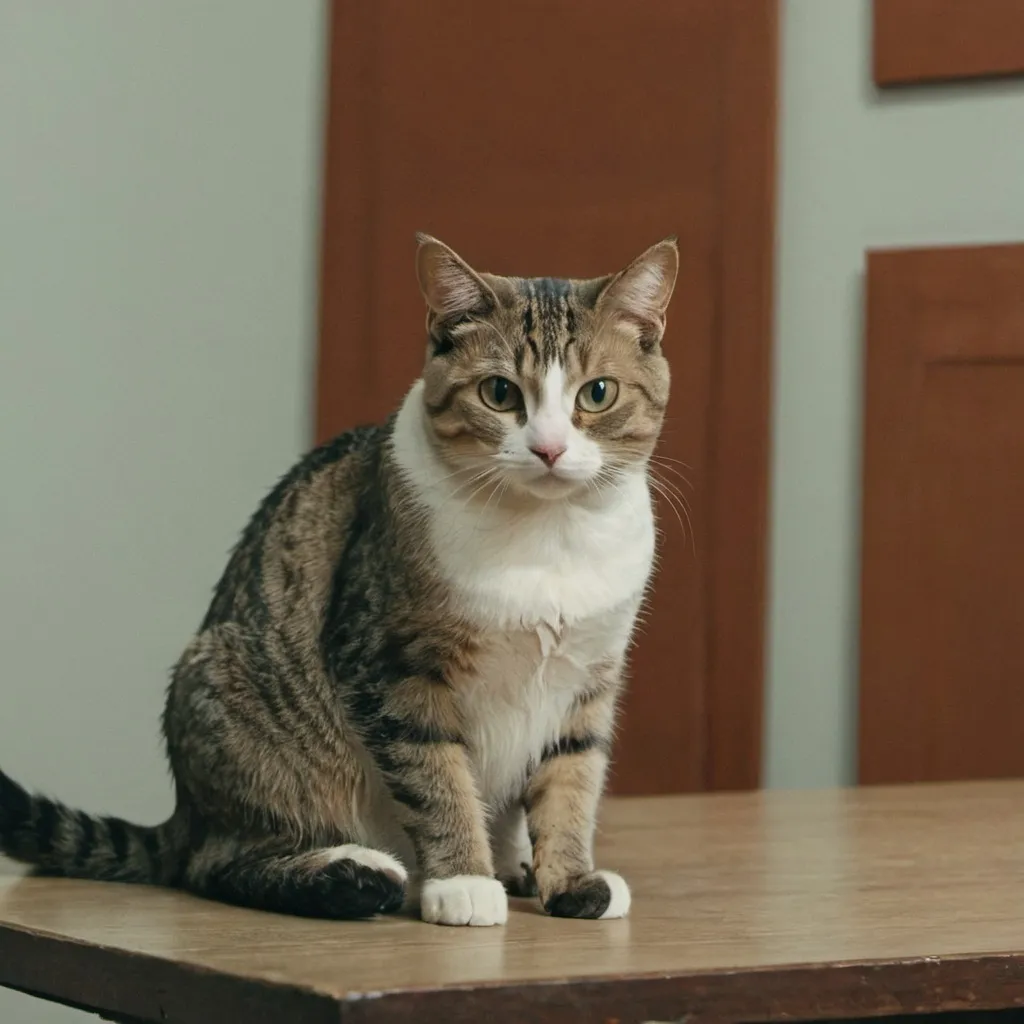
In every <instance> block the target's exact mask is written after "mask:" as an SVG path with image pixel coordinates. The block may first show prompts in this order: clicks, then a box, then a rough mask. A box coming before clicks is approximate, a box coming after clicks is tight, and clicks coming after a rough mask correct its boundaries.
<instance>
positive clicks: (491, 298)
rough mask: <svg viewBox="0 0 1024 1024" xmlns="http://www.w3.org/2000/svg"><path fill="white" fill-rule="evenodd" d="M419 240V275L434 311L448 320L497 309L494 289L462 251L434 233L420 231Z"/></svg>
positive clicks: (421, 284) (417, 270) (417, 272)
mask: <svg viewBox="0 0 1024 1024" xmlns="http://www.w3.org/2000/svg"><path fill="white" fill-rule="evenodd" d="M416 241H417V242H418V243H419V249H418V251H417V253H416V276H417V277H418V278H419V282H420V290H421V291H422V292H423V298H424V299H426V300H427V305H428V306H429V307H430V310H431V312H432V313H434V314H436V315H437V316H438V317H440V318H441V319H442V320H447V319H448V318H449V317H458V316H460V315H464V314H470V313H476V314H484V315H486V314H487V313H490V312H491V311H492V310H493V309H494V307H495V305H496V304H497V300H496V298H495V295H494V292H493V291H492V290H491V288H490V286H489V285H488V284H487V283H486V282H485V281H484V280H483V278H481V277H480V275H479V274H478V273H477V272H476V271H475V270H474V269H473V268H472V267H471V266H470V265H469V264H468V263H467V262H466V261H465V260H464V259H463V258H462V257H461V256H459V255H458V253H456V252H455V251H454V250H452V249H449V248H448V246H447V245H445V244H444V242H439V241H438V240H437V239H436V238H431V237H430V235H424V234H422V233H421V234H418V235H417V236H416Z"/></svg>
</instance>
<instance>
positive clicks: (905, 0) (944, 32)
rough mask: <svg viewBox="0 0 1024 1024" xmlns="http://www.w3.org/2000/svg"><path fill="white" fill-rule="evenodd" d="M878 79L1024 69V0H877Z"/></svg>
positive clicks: (899, 81)
mask: <svg viewBox="0 0 1024 1024" xmlns="http://www.w3.org/2000/svg"><path fill="white" fill-rule="evenodd" d="M874 72H875V82H876V83H877V84H878V85H882V86H886V85H909V84H913V83H920V82H934V81H943V80H949V79H959V78H991V77H996V76H1003V75H1015V74H1022V73H1024V2H1022V0H874Z"/></svg>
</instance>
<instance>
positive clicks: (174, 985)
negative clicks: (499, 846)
mask: <svg viewBox="0 0 1024 1024" xmlns="http://www.w3.org/2000/svg"><path fill="white" fill-rule="evenodd" d="M752 982H756V984H752ZM0 985H3V986H6V987H9V988H14V989H18V990H20V991H23V992H28V993H30V994H32V995H36V996H38V997H40V998H43V999H49V1000H52V1001H56V1002H64V1003H67V1004H70V1005H75V1006H79V1007H86V1008H88V1009H90V1010H93V1011H94V1012H101V1013H104V1014H108V1015H112V1016H121V1017H128V1018H132V1019H137V1020H139V1021H153V1022H166V1021H181V1022H188V1024H223V1022H224V1021H225V1020H245V1021H246V1022H247V1024H286V1022H291V1021H294V1020H297V1019H301V1020H302V1021H303V1022H304V1024H305V1022H308V1024H328V1022H332V1024H339V1022H340V1024H398V1022H400V1021H401V1022H406V1021H408V1020H410V1019H415V1018H416V1017H417V1016H422V1015H423V1014H425V1013H426V1014H429V1015H430V1016H431V1018H433V1017H437V1018H438V1019H441V1018H442V1017H443V1018H445V1019H447V1020H449V1021H450V1022H452V1024H478V1022H479V1021H480V1020H482V1019H486V1020H487V1021H488V1022H489V1024H518V1022H519V1021H521V1020H524V1019H529V1020H530V1021H532V1022H537V1024H546V1022H555V1021H558V1022H560V1024H561V1022H577V1021H578V1022H580V1024H583V1022H590V1021H593V1020H594V1019H616V1018H617V1019H618V1020H620V1021H621V1022H622V1024H626V1022H630V1021H644V1020H647V1021H649V1020H659V1019H660V1020H672V1019H676V1020H678V1019H681V1018H683V1017H685V1018H686V1019H687V1020H688V1021H689V1020H700V1019H702V1018H714V1019H716V1020H729V1019H734V1020H746V1021H757V1020H762V1021H772V1020H784V1019H785V1020H800V1019H803V1020H811V1019H819V1020H824V1019H840V1018H843V1017H851V1016H857V1017H874V1016H878V1017H882V1016H890V1015H896V1014H911V1013H939V1012H949V1011H954V1010H997V1009H1012V1008H1017V1007H1024V951H1020V952H1005V953H980V954H962V955H957V956H950V957H935V956H930V957H915V958H900V959H888V960H860V961H851V962H846V963H821V964H788V965H785V964H780V965H770V966H760V967H754V968H744V967H716V968H712V969H707V970H688V971H678V972H659V973H656V974H628V975H626V974H623V975H603V976H599V977H578V978H568V979H566V978H562V979H559V978H553V979H536V980H523V981H513V980H498V981H492V982H486V983H481V984H464V985H455V986H446V987H442V988H429V989H422V988H421V989H395V990H391V991H385V992H379V993H372V994H362V993H352V994H349V995H338V994H334V993H329V992H324V991H322V990H318V989H316V988H313V987H311V986H304V985H298V984H295V983H291V982H288V981H286V980H283V979H273V978H259V977H253V976H243V975H234V974H228V973H226V972H222V971H217V970H214V969H212V968H209V967H205V966H203V965H200V964H192V963H187V962H182V961H178V960H170V959H166V958H164V957H160V956H155V955H153V954H148V953H139V952H135V951H131V950H125V949H121V948H118V947H112V946H99V945H92V944H89V943H85V942H81V941H78V940H74V939H68V938H63V937H58V936H55V935H52V934H47V933H40V932H36V931H33V930H30V929H25V928H21V927H18V926H16V925H11V924H9V923H5V924H0Z"/></svg>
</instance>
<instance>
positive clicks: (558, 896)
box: [544, 871, 631, 920]
mask: <svg viewBox="0 0 1024 1024" xmlns="http://www.w3.org/2000/svg"><path fill="white" fill-rule="evenodd" d="M630 902H631V900H630V895H629V886H628V885H626V880H625V879H624V878H623V877H622V876H621V875H617V874H615V872H614V871H591V872H590V873H589V874H586V875H580V876H579V877H578V878H574V879H572V881H571V882H570V883H569V884H568V886H567V887H566V888H565V889H564V890H562V891H560V892H555V893H553V894H552V895H551V896H549V897H548V898H547V899H546V900H545V901H544V909H545V910H546V911H547V912H548V913H549V914H551V916H552V917H586V918H599V919H601V920H606V919H609V918H614V917H625V916H626V915H627V914H628V913H629V904H630Z"/></svg>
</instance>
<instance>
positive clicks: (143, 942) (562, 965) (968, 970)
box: [0, 782, 1024, 1024]
mask: <svg viewBox="0 0 1024 1024" xmlns="http://www.w3.org/2000/svg"><path fill="white" fill-rule="evenodd" d="M600 847H601V851H602V856H601V858H600V859H601V862H602V863H603V864H604V865H605V866H607V867H613V868H619V869H621V870H622V871H623V873H624V874H625V875H626V876H627V877H628V878H629V879H630V881H631V882H632V883H633V887H634V896H635V901H634V912H633V916H632V917H631V918H629V919H628V920H625V921H615V922H590V921H563V920H553V919H549V918H546V917H544V916H542V915H541V914H540V913H539V912H538V911H537V910H536V908H534V907H533V906H532V905H530V904H529V903H522V904H517V905H515V906H514V909H513V912H512V913H511V914H510V919H509V924H508V926H507V927H506V928H487V929H472V928H463V929H445V928H439V927H433V926H428V925H425V924H421V923H420V922H418V921H414V920H406V919H385V920H379V921H373V922H364V923H345V924H341V923H331V922H310V921H302V920H297V919H291V918H286V917H276V916H272V915H265V914H258V913H255V912H249V911H244V910H238V909H235V908H231V907H225V906H220V905H217V904H214V903H207V902H203V901H201V900H198V899H194V898H192V897H189V896H186V895H183V894H180V893H176V892H169V891H164V890H159V889H147V888H142V887H138V888H136V887H129V886H115V885H100V884H92V883H83V882H71V881H63V880H48V879H28V878H20V877H17V876H14V875H11V876H5V877H4V878H3V879H0V984H4V985H9V986H13V987H16V988H20V989H23V990H26V991H28V992H32V993H35V994H37V995H39V996H42V997H44V998H48V999H55V1000H60V1001H62V1002H68V1003H72V1004H75V1005H79V1006H82V1007H86V1008H89V1009H92V1010H95V1011H96V1012H99V1013H102V1014H105V1015H110V1016H113V1017H116V1018H119V1019H130V1020H143V1021H172V1022H187V1024H206V1022H215V1024H235V1022H239V1024H264V1022H265V1024H285V1022H287V1024H300V1022H301V1024H320V1022H328V1021H331V1022H335V1024H336V1022H338V1021H341V1022H345V1024H348V1022H352V1024H355V1022H360V1024H391V1022H399V1021H411V1020H420V1021H427V1020H439V1021H440V1020H447V1021H452V1022H458V1024H463V1022H464V1024H477V1022H483V1024H505V1022H516V1024H518V1022H547V1021H573V1022H577V1021H587V1022H591V1021H601V1022H619V1024H638V1022H645V1021H658V1022H661V1021H682V1020H687V1021H691V1020H695V1019H696V1020H702V1019H704V1020H743V1021H757V1020H782V1019H793V1018H796V1019H805V1020H806V1019H816V1018H818V1019H823V1018H857V1017H863V1016H869V1015H897V1014H903V1013H911V1012H938V1011H948V1010H981V1009H986V1008H1008V1007H1024V783H1017V782H1010V783H985V784H973V785H950V786H920V787H901V788H893V789H871V790H859V791H858V790H841V791H834V792H831V791H830V792H814V793H804V794H799V793H795V794H775V793H763V794H751V795H731V796H702V797H689V798H676V797H672V798H656V799H643V800H628V801H627V800H623V801H617V802H616V801H610V802H609V804H608V806H607V809H606V813H605V825H604V829H603V835H602V839H601V842H600Z"/></svg>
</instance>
